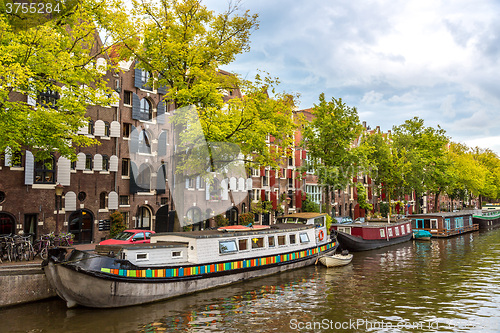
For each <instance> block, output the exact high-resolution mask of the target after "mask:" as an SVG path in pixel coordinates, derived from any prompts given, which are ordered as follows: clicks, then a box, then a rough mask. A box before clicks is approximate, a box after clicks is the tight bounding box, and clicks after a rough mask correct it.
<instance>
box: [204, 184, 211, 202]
mask: <svg viewBox="0 0 500 333" xmlns="http://www.w3.org/2000/svg"><path fill="white" fill-rule="evenodd" d="M205 200H207V201H208V200H210V186H209V185H208V184H206V186H205Z"/></svg>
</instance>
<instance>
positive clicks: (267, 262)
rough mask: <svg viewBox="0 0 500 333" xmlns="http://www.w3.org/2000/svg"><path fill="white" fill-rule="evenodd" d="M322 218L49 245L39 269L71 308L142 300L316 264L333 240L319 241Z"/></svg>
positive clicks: (332, 248) (332, 249)
mask: <svg viewBox="0 0 500 333" xmlns="http://www.w3.org/2000/svg"><path fill="white" fill-rule="evenodd" d="M322 220H323V222H322V224H321V225H318V224H316V225H314V224H312V225H311V224H276V225H272V226H271V227H270V228H269V229H255V230H243V231H234V232H231V231H227V230H223V231H218V230H205V231H192V232H177V233H176V232H174V233H162V234H154V235H153V236H152V237H151V243H150V244H138V245H118V246H104V247H101V246H96V251H98V252H100V254H97V253H91V252H84V251H78V250H76V249H74V250H72V251H71V252H69V253H66V249H62V248H60V249H54V250H53V251H52V252H51V253H50V254H51V255H50V258H49V260H48V262H47V263H46V265H45V266H44V270H45V273H46V275H47V277H48V279H49V281H50V283H51V284H52V285H53V286H54V287H55V289H56V291H57V294H58V295H59V296H60V297H61V298H62V299H63V300H65V301H66V304H67V306H68V307H73V306H76V305H83V306H87V307H97V308H109V307H123V306H130V305H136V304H143V303H148V302H154V301H159V300H163V299H167V298H170V297H174V296H180V295H184V294H188V293H193V292H196V291H200V290H205V289H209V288H214V287H218V286H222V285H227V284H230V283H234V282H239V281H243V280H247V279H251V278H256V277H260V276H265V275H269V274H274V273H278V272H282V271H286V270H289V269H295V268H299V267H304V266H307V265H311V264H314V262H315V261H316V260H317V258H318V257H319V256H322V255H326V254H330V253H333V252H335V250H336V248H337V245H338V244H337V242H336V241H335V240H331V239H330V238H329V237H323V239H322V240H320V238H321V236H322V235H326V228H325V224H324V222H325V219H324V217H323V219H322ZM320 234H321V235H320ZM104 254H107V255H104Z"/></svg>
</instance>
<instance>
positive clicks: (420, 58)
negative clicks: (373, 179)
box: [203, 0, 500, 154]
mask: <svg viewBox="0 0 500 333" xmlns="http://www.w3.org/2000/svg"><path fill="white" fill-rule="evenodd" d="M203 3H204V4H205V5H206V6H207V7H208V8H209V9H211V10H214V11H216V12H222V11H223V10H225V9H227V4H228V3H227V1H226V0H206V1H204V2H203ZM239 6H240V8H241V9H242V10H247V9H248V10H250V13H257V14H259V29H258V30H256V31H254V32H253V33H252V36H251V44H250V47H251V49H250V51H249V52H247V53H244V54H241V55H239V56H238V57H237V58H236V61H235V62H233V63H232V64H231V65H229V66H227V67H226V68H223V69H225V70H228V71H231V72H235V73H238V74H239V75H241V76H242V77H246V78H253V77H254V76H255V74H256V73H257V72H258V71H257V70H260V71H265V72H269V73H270V74H271V75H272V76H274V77H278V78H279V79H280V81H281V83H280V85H279V88H280V90H281V91H284V92H287V93H299V94H300V98H299V100H300V105H299V109H306V108H311V107H313V106H314V104H315V103H318V101H319V99H318V97H319V95H320V93H322V92H324V93H325V96H326V98H327V100H330V99H331V98H332V97H335V98H342V100H343V101H344V102H345V103H346V104H347V105H349V106H351V107H356V109H357V111H358V114H359V117H360V120H361V121H366V122H367V125H368V126H370V127H371V128H374V127H376V126H380V128H381V129H382V130H383V131H387V130H390V129H392V127H393V126H398V125H401V124H402V123H404V121H405V120H407V119H411V118H413V117H415V116H417V117H420V118H422V119H424V121H425V126H432V127H437V125H440V126H441V127H442V128H443V129H444V130H445V131H446V134H447V135H448V136H449V137H450V138H451V140H452V141H455V142H461V143H465V144H467V145H468V146H471V147H475V146H479V147H481V148H490V149H492V150H493V151H495V152H496V153H497V154H498V153H500V112H499V111H500V20H498V14H499V13H500V2H499V1H497V0H479V1H470V0H453V1H451V0H449V1H441V0H404V1H395V0H392V1H389V0H380V1H379V0H370V1H352V0H347V1H346V0H336V1H332V0H307V1H299V0H246V1H242V2H240V5H239Z"/></svg>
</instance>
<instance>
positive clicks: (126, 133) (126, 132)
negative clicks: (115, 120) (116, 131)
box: [122, 123, 132, 138]
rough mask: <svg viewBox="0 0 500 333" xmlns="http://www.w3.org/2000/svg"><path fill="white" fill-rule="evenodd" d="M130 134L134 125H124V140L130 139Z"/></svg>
mask: <svg viewBox="0 0 500 333" xmlns="http://www.w3.org/2000/svg"><path fill="white" fill-rule="evenodd" d="M130 132H132V124H129V123H123V127H122V136H123V138H130Z"/></svg>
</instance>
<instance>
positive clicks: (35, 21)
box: [0, 0, 79, 31]
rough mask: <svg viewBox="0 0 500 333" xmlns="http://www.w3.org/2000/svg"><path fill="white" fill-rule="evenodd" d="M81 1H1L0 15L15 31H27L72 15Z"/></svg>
mask: <svg viewBox="0 0 500 333" xmlns="http://www.w3.org/2000/svg"><path fill="white" fill-rule="evenodd" d="M78 2H79V0H1V1H0V13H2V14H3V15H4V16H5V18H6V19H7V21H8V23H9V24H10V26H11V27H12V29H13V30H14V31H19V30H27V29H30V28H33V27H35V26H37V25H41V24H44V23H46V22H48V21H50V20H54V19H57V18H60V17H63V16H64V15H67V14H68V13H70V12H71V11H72V10H73V9H74V8H75V7H76V5H77V4H78Z"/></svg>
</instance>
